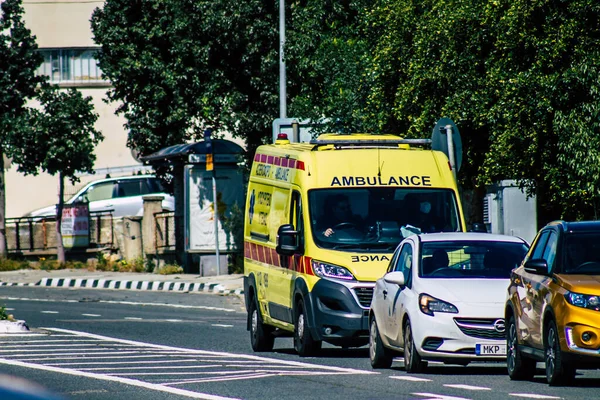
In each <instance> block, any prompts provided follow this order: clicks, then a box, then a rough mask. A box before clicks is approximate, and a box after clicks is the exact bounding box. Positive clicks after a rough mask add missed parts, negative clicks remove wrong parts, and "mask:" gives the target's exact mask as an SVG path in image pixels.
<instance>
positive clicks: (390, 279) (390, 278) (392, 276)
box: [383, 271, 405, 286]
mask: <svg viewBox="0 0 600 400" xmlns="http://www.w3.org/2000/svg"><path fill="white" fill-rule="evenodd" d="M383 279H384V280H385V281H386V282H387V283H395V284H396V285H398V286H404V283H405V282H404V272H402V271H394V272H390V273H388V274H385V275H384V277H383Z"/></svg>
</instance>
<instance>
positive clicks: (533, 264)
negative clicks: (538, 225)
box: [505, 221, 600, 385]
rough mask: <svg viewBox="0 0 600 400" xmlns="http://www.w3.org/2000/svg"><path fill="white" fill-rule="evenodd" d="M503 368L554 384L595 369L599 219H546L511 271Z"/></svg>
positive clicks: (599, 334) (599, 316) (599, 330)
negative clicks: (539, 373) (542, 372)
mask: <svg viewBox="0 0 600 400" xmlns="http://www.w3.org/2000/svg"><path fill="white" fill-rule="evenodd" d="M505 319H506V340H507V368H508V375H509V376H510V378H511V379H513V380H519V379H531V378H532V377H533V376H534V374H535V367H536V362H537V361H540V362H544V363H545V364H546V379H547V381H548V383H549V384H551V385H555V384H560V383H565V382H568V381H569V380H572V379H573V378H574V377H575V374H576V369H597V368H600V221H589V222H565V221H555V222H551V223H549V224H548V225H546V226H545V227H544V228H542V229H541V230H540V231H539V232H538V234H537V236H536V238H535V239H534V242H533V245H532V246H531V248H530V250H529V252H528V253H527V255H526V257H525V259H524V260H523V262H522V263H521V265H520V266H519V267H518V268H516V269H515V270H513V272H512V276H511V282H510V285H509V287H508V297H507V302H506V308H505Z"/></svg>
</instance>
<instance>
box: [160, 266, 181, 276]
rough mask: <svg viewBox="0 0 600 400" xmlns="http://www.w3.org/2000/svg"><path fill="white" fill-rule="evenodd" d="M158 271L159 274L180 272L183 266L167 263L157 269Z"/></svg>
mask: <svg viewBox="0 0 600 400" xmlns="http://www.w3.org/2000/svg"><path fill="white" fill-rule="evenodd" d="M158 273H159V274H161V275H173V274H182V273H183V268H181V267H180V266H179V265H175V264H167V265H165V266H163V267H161V268H160V269H159V270H158Z"/></svg>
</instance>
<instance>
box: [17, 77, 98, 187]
mask: <svg viewBox="0 0 600 400" xmlns="http://www.w3.org/2000/svg"><path fill="white" fill-rule="evenodd" d="M38 98H39V101H40V105H41V107H42V108H41V110H31V115H30V122H31V124H32V125H33V127H34V129H33V130H30V131H28V132H24V134H23V136H22V138H21V139H22V142H21V146H20V148H19V149H15V154H14V159H15V161H16V162H17V163H18V164H19V171H21V172H23V173H25V174H34V175H35V174H37V173H38V172H39V171H40V169H41V170H42V171H44V172H47V173H49V174H51V175H56V174H57V173H59V174H60V175H61V177H64V178H69V179H70V180H71V182H73V183H75V182H77V181H78V178H77V176H76V174H77V173H78V172H88V173H93V172H94V170H93V167H94V161H95V160H96V156H95V154H94V148H95V146H96V145H97V144H98V143H99V142H100V141H101V140H103V139H104V137H103V135H102V134H101V133H100V132H99V131H97V130H96V129H95V127H94V124H95V123H96V121H97V119H98V115H97V114H96V113H95V112H94V106H93V104H92V99H91V97H85V98H84V97H83V95H82V94H81V92H79V91H77V90H75V89H72V88H71V89H68V90H67V91H60V90H59V89H58V87H57V86H48V85H45V86H44V87H43V88H42V90H41V91H40V92H39V96H38Z"/></svg>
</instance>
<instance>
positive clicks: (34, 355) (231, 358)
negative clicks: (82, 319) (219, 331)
mask: <svg viewBox="0 0 600 400" xmlns="http://www.w3.org/2000/svg"><path fill="white" fill-rule="evenodd" d="M41 329H43V330H45V331H47V332H50V334H47V335H44V336H45V337H38V338H31V339H30V340H28V341H24V340H23V338H22V337H16V338H15V341H18V342H20V343H21V348H17V347H18V346H11V347H10V348H7V347H6V346H1V347H0V348H1V349H2V350H0V351H2V352H0V365H2V364H6V365H16V366H22V367H27V368H35V369H40V370H45V371H50V372H56V373H63V374H69V375H75V376H82V377H89V378H94V379H98V380H107V381H115V382H121V383H124V384H128V385H133V386H139V387H144V388H148V389H151V390H157V391H162V392H168V393H173V394H178V395H182V396H187V397H193V398H202V399H225V398H224V397H219V396H217V395H214V396H213V395H210V394H206V393H201V392H195V391H193V390H191V389H189V388H186V389H179V388H176V387H175V386H177V385H201V384H202V383H208V382H223V381H236V380H249V379H259V378H262V379H264V378H270V377H279V376H307V377H310V376H312V377H316V376H327V375H359V374H360V375H371V374H378V373H377V372H373V371H364V370H358V369H351V368H341V367H332V366H325V365H317V364H310V363H307V362H296V361H285V360H278V359H270V358H265V357H259V356H254V355H244V354H233V353H225V352H214V351H205V350H196V349H189V348H179V347H171V346H164V345H156V344H151V343H144V342H138V341H133V340H125V339H118V338H112V337H107V336H101V335H95V334H90V333H86V332H79V331H72V330H66V329H58V328H41ZM55 339H56V341H57V343H56V346H55V348H54V349H53V350H54V352H52V349H51V348H49V347H47V345H48V344H51V342H52V340H55ZM69 339H71V340H72V344H79V345H80V347H74V348H73V349H72V351H69V349H67V348H65V347H68V342H66V341H68V340H69ZM83 340H87V341H96V342H94V343H87V344H86V343H82V341H83ZM37 341H39V343H40V344H39V345H37V343H38V342H37ZM3 342H5V343H6V344H8V345H10V344H11V341H10V340H7V339H4V340H3ZM90 345H93V346H94V347H93V348H91V350H87V349H88V348H90ZM30 346H40V347H37V348H31V347H30ZM159 363H161V365H149V364H159ZM192 387H195V386H192ZM198 388H199V389H198V390H201V388H202V387H201V386H198Z"/></svg>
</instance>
